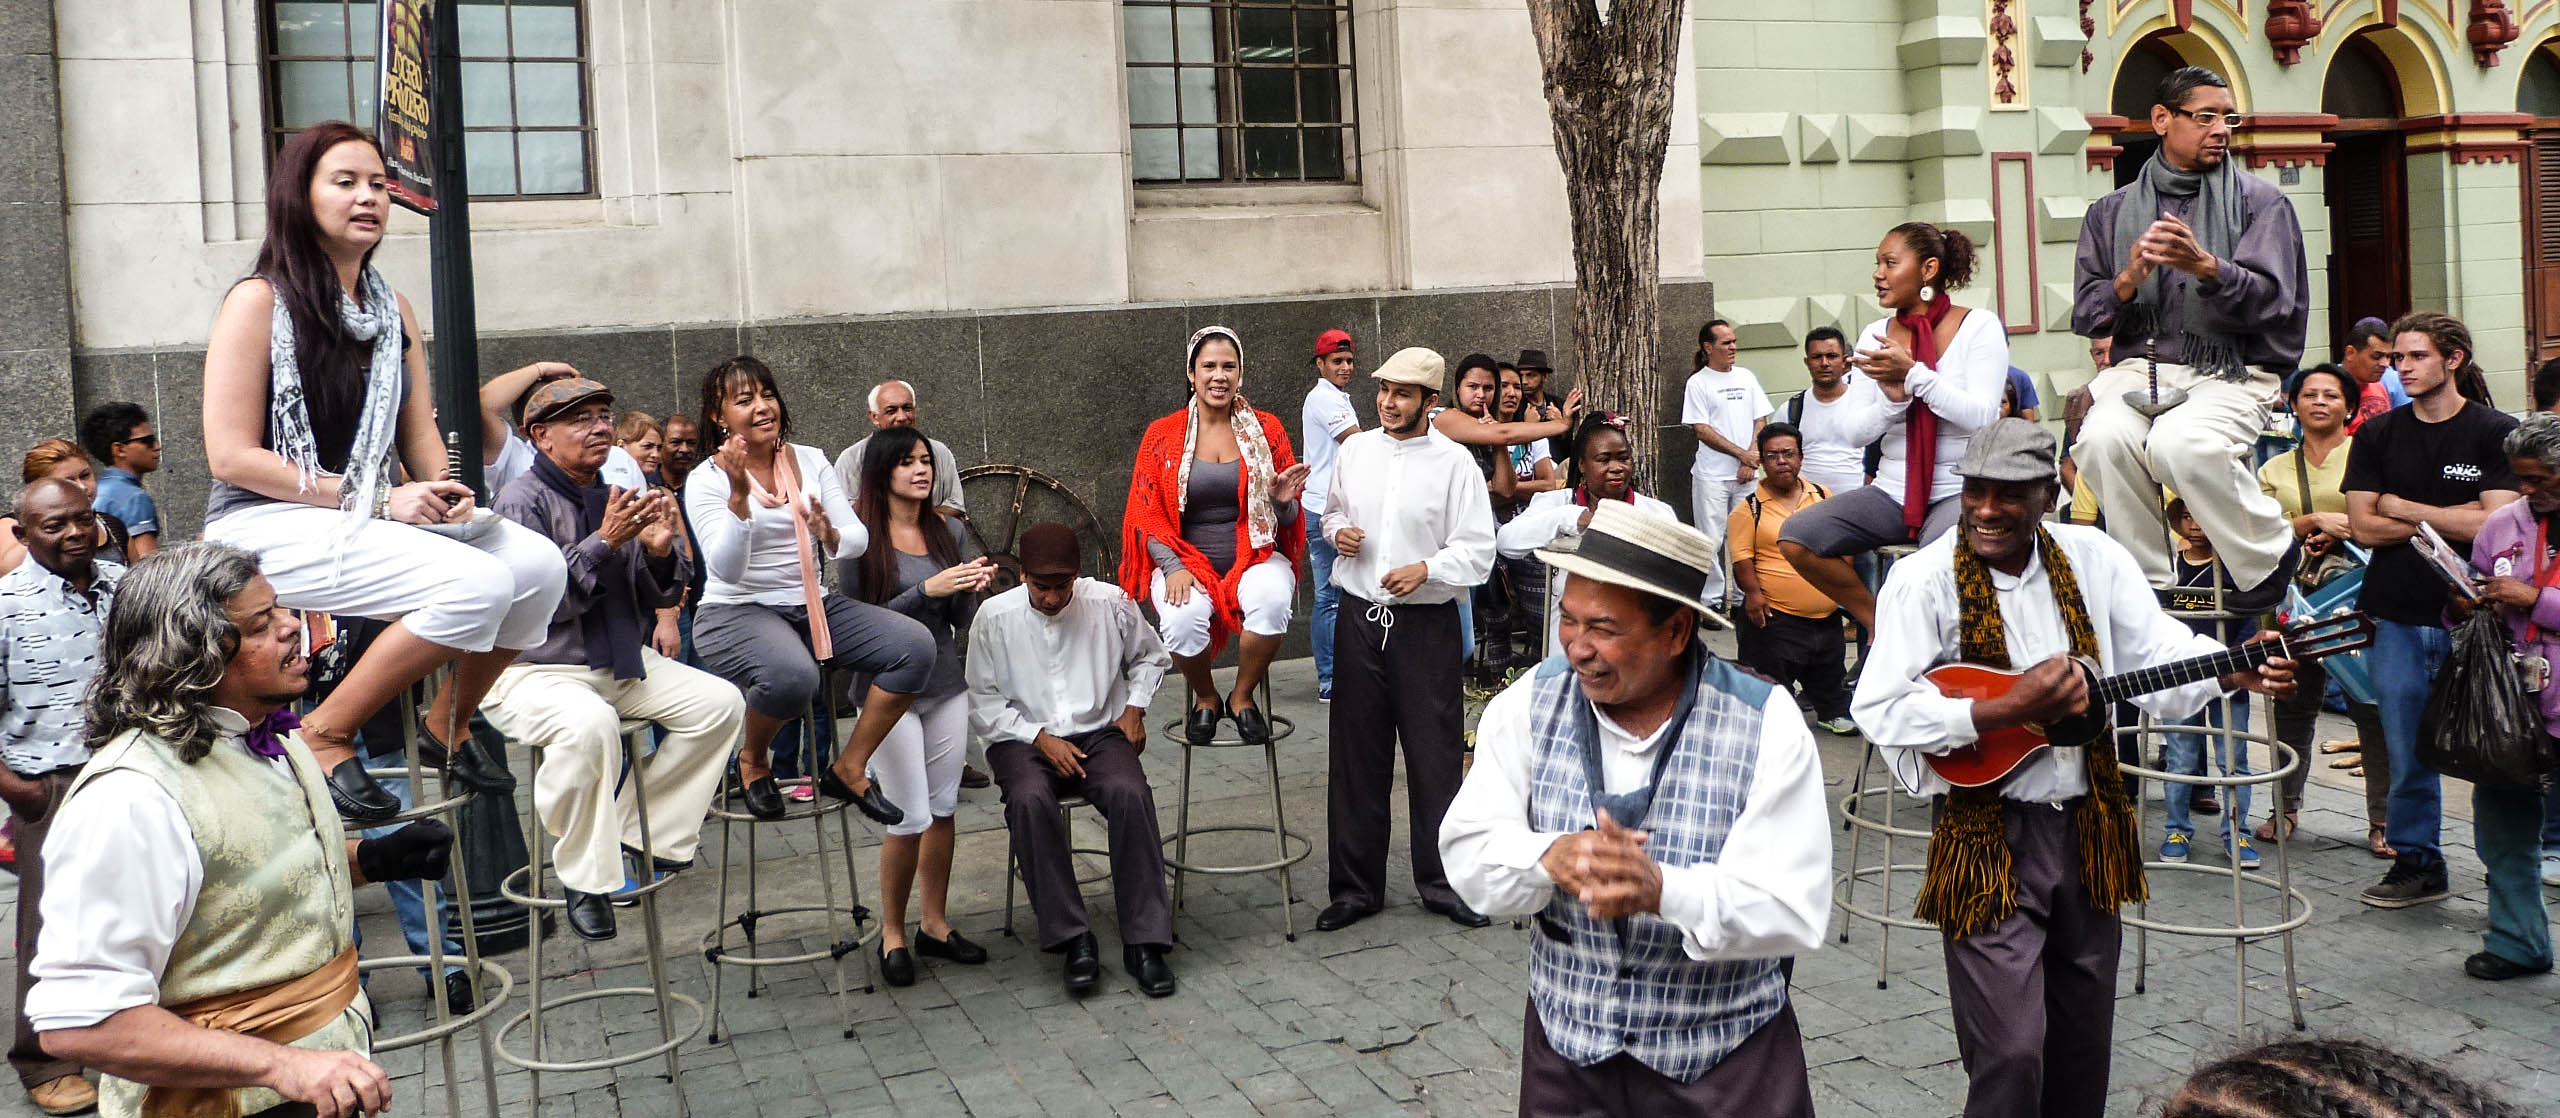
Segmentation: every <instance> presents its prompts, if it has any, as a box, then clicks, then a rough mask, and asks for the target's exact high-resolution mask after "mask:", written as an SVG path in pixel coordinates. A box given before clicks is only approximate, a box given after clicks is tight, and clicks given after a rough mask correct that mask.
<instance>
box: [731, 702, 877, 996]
mask: <svg viewBox="0 0 2560 1118" xmlns="http://www.w3.org/2000/svg"><path fill="white" fill-rule="evenodd" d="M826 695H827V688H826V687H824V686H821V687H819V689H818V697H817V698H816V699H815V700H814V701H813V702H812V704H811V706H810V711H809V717H808V719H807V721H806V722H805V723H804V725H805V727H806V734H805V740H806V742H807V743H808V744H807V755H808V757H809V761H808V766H809V770H810V771H811V772H818V771H820V770H822V769H823V768H824V767H825V766H826V765H828V764H830V763H832V762H833V761H834V760H835V742H834V740H833V738H832V736H827V735H821V734H820V733H819V732H818V730H819V727H820V726H822V725H825V724H826V719H825V718H824V717H822V716H823V714H824V711H823V709H822V708H821V706H820V705H819V704H823V703H825V702H826V701H827V699H826ZM815 779H816V778H814V777H803V778H801V779H800V780H796V781H792V782H791V783H792V784H794V785H798V784H813V783H814V782H815ZM736 780H737V769H736V768H735V767H734V766H732V767H731V769H730V770H729V777H728V780H727V781H726V782H725V783H724V786H723V788H722V792H721V797H720V799H719V800H717V801H714V803H713V805H712V808H711V817H712V818H714V819H717V820H719V821H720V915H719V922H718V923H716V924H713V925H712V926H711V930H710V931H708V932H705V933H703V936H702V958H703V961H704V962H706V963H708V964H710V966H711V1043H713V1044H718V1043H720V1021H721V1001H720V991H721V987H722V985H723V982H722V979H723V978H724V977H725V976H726V973H727V968H729V967H745V968H747V996H748V997H750V998H753V997H759V996H761V995H762V993H763V989H762V981H761V979H760V977H759V972H760V971H761V970H762V969H763V968H765V967H784V966H797V965H800V964H803V963H816V962H830V963H833V964H834V966H835V993H836V1007H837V1008H838V1009H839V1010H840V1011H841V1012H842V1013H843V1015H844V1036H845V1038H846V1039H848V1040H850V1039H852V1037H853V990H852V983H851V981H850V980H849V979H848V978H847V977H846V975H845V971H844V958H845V956H846V955H849V954H855V953H860V954H861V955H862V956H863V964H862V972H863V985H862V992H863V993H866V994H868V993H873V992H875V991H877V990H878V989H879V985H878V983H877V982H876V981H874V979H873V973H874V966H873V963H872V960H871V952H868V951H863V950H862V949H863V948H864V947H865V946H866V945H869V944H873V943H877V942H879V940H880V925H879V924H878V923H877V922H876V921H874V920H872V918H871V910H870V909H869V908H866V907H864V906H863V905H862V903H861V900H860V898H861V896H862V877H861V874H860V873H858V872H857V871H856V870H855V869H854V864H853V824H852V823H851V822H850V821H849V820H848V819H847V818H846V817H847V815H848V814H849V813H850V812H851V810H852V805H851V804H848V803H846V802H844V801H842V800H837V799H831V798H829V797H826V796H819V797H818V798H817V799H814V800H811V801H810V802H809V803H807V804H804V805H797V806H794V807H792V808H789V809H787V810H785V811H784V812H783V815H782V818H780V819H773V820H764V819H758V818H756V817H755V816H752V815H749V814H747V813H746V812H744V811H740V810H736V809H733V808H731V807H730V806H729V795H730V792H731V791H732V790H734V789H735V788H736ZM829 816H833V817H835V821H836V846H837V849H838V850H839V851H841V852H842V854H843V856H844V881H845V894H844V902H843V903H841V904H839V903H837V901H836V886H835V878H834V877H833V876H832V875H829V874H827V873H825V872H823V871H824V869H825V866H826V860H827V823H826V821H827V818H828V817H829ZM803 819H805V820H808V821H809V827H810V830H811V831H812V832H813V833H814V835H815V837H816V840H817V847H816V850H817V855H818V865H819V868H820V871H821V872H819V873H818V874H817V875H816V876H817V878H818V889H819V900H818V903H816V904H786V905H775V906H772V907H766V906H765V905H763V904H762V903H761V902H760V901H759V900H758V893H757V883H756V866H757V864H758V862H759V861H760V859H759V857H758V852H757V850H756V835H757V833H758V832H760V831H762V830H763V829H764V828H766V827H779V826H785V825H788V824H791V823H794V822H797V821H800V820H803ZM741 825H743V826H744V827H745V829H746V832H747V863H746V870H745V875H746V894H747V895H746V907H745V908H743V909H733V908H731V907H730V881H731V879H732V878H733V877H735V876H736V871H735V870H734V869H733V868H732V867H733V865H734V863H735V862H736V859H735V858H733V857H731V854H732V853H733V849H732V847H733V844H734V843H735V842H736V841H737V832H738V829H739V827H740V826H741ZM732 912H734V913H736V915H734V916H733V915H731V913H732ZM804 912H810V913H817V914H819V915H820V917H821V918H822V919H824V920H825V921H826V923H827V926H828V927H829V928H830V929H831V930H840V935H839V937H838V938H837V939H836V940H835V941H834V942H832V943H830V944H828V945H827V946H825V947H821V948H819V949H818V950H815V951H804V952H801V953H799V954H795V955H766V954H762V953H760V952H759V950H758V944H757V943H756V925H757V924H758V923H759V922H761V921H762V920H763V919H764V918H765V917H768V916H782V915H787V914H792V913H804ZM838 917H842V918H843V919H842V921H841V922H840V923H839V921H838V920H837V918H838ZM866 925H868V927H867V928H866V927H865V926H866ZM731 929H736V930H737V932H738V936H739V939H740V941H741V942H740V943H739V944H738V945H737V946H734V947H733V946H731V944H730V938H729V933H730V930H731Z"/></svg>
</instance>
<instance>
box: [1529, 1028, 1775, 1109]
mask: <svg viewBox="0 0 2560 1118" xmlns="http://www.w3.org/2000/svg"><path fill="white" fill-rule="evenodd" d="M1522 1031H1523V1033H1524V1034H1525V1035H1524V1037H1523V1043H1522V1044H1521V1046H1520V1047H1521V1051H1520V1115H1521V1118H1632V1116H1639V1115H1640V1116H1642V1118H1657V1116H1675V1115H1683V1114H1699V1115H1741V1114H1748V1115H1751V1116H1752V1118H1813V1084H1812V1082H1811V1081H1810V1080H1809V1079H1807V1078H1806V1073H1805V1066H1804V1036H1803V1034H1802V1033H1800V1032H1798V1031H1797V1029H1796V1007H1795V1004H1794V1003H1793V1002H1789V1003H1788V1004H1787V1005H1786V1006H1785V1007H1784V1008H1781V1009H1780V1010H1778V1015H1777V1016H1776V1017H1772V1018H1770V1019H1769V1023H1768V1024H1766V1025H1762V1026H1760V1031H1759V1032H1756V1033H1753V1034H1751V1036H1750V1038H1749V1039H1746V1040H1744V1041H1743V1042H1742V1045H1741V1046H1740V1047H1738V1048H1735V1049H1734V1050H1733V1051H1731V1052H1727V1053H1725V1057H1724V1059H1722V1060H1718V1061H1716V1066H1714V1067H1711V1068H1708V1069H1707V1073H1706V1074H1705V1075H1701V1076H1699V1077H1698V1079H1697V1081H1696V1082H1694V1083H1682V1082H1680V1081H1679V1080H1677V1079H1673V1078H1671V1077H1670V1076H1667V1075H1664V1074H1662V1073H1661V1072H1658V1071H1655V1070H1653V1069H1652V1068H1649V1067H1646V1066H1644V1065H1643V1064H1640V1063H1637V1062H1636V1058H1635V1057H1633V1056H1629V1055H1627V1054H1625V1053H1623V1052H1621V1053H1619V1054H1618V1055H1615V1056H1611V1057H1609V1058H1608V1059H1606V1060H1602V1061H1600V1062H1599V1063H1596V1064H1593V1065H1591V1066H1590V1067H1582V1066H1579V1065H1577V1064H1575V1063H1574V1062H1573V1061H1571V1060H1567V1059H1565V1058H1564V1057H1563V1056H1562V1055H1561V1054H1559V1053H1557V1052H1556V1050H1555V1049H1553V1048H1550V1047H1548V1046H1547V1029H1546V1026H1545V1025H1544V1024H1542V1023H1541V1022H1540V1021H1539V1020H1538V1006H1537V1003H1535V1002H1531V1003H1530V1005H1529V1012H1528V1014H1527V1021H1526V1023H1525V1025H1524V1026H1523V1029H1522Z"/></svg>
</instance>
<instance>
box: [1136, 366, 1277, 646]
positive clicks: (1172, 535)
mask: <svg viewBox="0 0 2560 1118" xmlns="http://www.w3.org/2000/svg"><path fill="white" fill-rule="evenodd" d="M1231 422H1235V423H1260V424H1261V425H1262V437H1263V438H1264V439H1266V440H1268V441H1269V445H1270V447H1271V469H1272V471H1273V472H1274V473H1279V472H1283V471H1286V470H1287V469H1288V468H1289V467H1291V466H1294V465H1297V464H1298V456H1297V454H1296V453H1295V452H1294V451H1292V450H1291V448H1290V446H1289V429H1288V428H1286V427H1283V426H1281V424H1280V420H1279V419H1278V418H1277V417H1275V416H1273V415H1272V414H1271V413H1269V412H1265V411H1252V412H1247V411H1246V410H1244V409H1241V408H1239V409H1237V411H1236V413H1235V416H1234V418H1233V419H1232V421H1231ZM1190 429H1191V410H1190V408H1189V407H1187V406H1186V407H1185V408H1183V409H1182V410H1180V411H1177V412H1174V413H1173V414H1172V415H1168V416H1165V417H1164V418H1162V419H1159V420H1156V421H1155V422H1154V423H1151V424H1148V425H1147V433H1146V435H1145V437H1143V438H1142V439H1141V440H1140V441H1139V443H1138V460H1137V463H1136V465H1134V466H1133V467H1131V469H1130V477H1129V504H1128V506H1127V508H1126V509H1125V510H1124V511H1123V512H1122V513H1121V516H1120V588H1121V589H1122V590H1125V591H1127V592H1128V594H1129V597H1131V598H1133V599H1135V600H1137V601H1141V602H1143V601H1146V600H1147V598H1148V590H1149V586H1150V584H1151V583H1152V582H1153V581H1154V578H1155V574H1156V561H1155V557H1154V556H1153V555H1150V554H1148V552H1147V541H1149V540H1155V541H1158V542H1161V543H1163V544H1164V545H1165V546H1167V547H1170V548H1172V549H1173V553H1174V554H1175V555H1177V556H1180V557H1181V559H1182V565H1183V567H1184V568H1186V569H1188V570H1189V571H1190V572H1191V578H1192V582H1193V584H1194V585H1193V587H1192V593H1195V594H1206V595H1208V596H1209V604H1210V605H1211V607H1212V613H1211V621H1210V625H1209V651H1208V653H1207V655H1209V656H1212V657H1215V656H1216V655H1217V654H1218V651H1219V650H1220V649H1222V648H1224V647H1226V643H1227V638H1228V637H1229V636H1230V635H1232V634H1233V633H1235V632H1237V631H1238V630H1240V629H1242V628H1243V627H1244V611H1243V609H1242V608H1241V606H1240V605H1239V604H1238V602H1237V601H1236V588H1237V587H1238V586H1239V585H1241V584H1242V583H1243V582H1244V573H1245V572H1246V571H1249V570H1252V569H1253V568H1254V566H1255V565H1256V564H1259V563H1261V562H1262V561H1263V560H1265V559H1269V558H1271V556H1272V555H1273V554H1275V553H1277V554H1281V555H1286V556H1288V557H1289V564H1290V566H1291V568H1292V569H1295V568H1297V567H1300V566H1303V565H1304V563H1305V558H1306V553H1307V529H1306V526H1305V522H1304V519H1305V512H1304V511H1303V506H1302V507H1301V511H1300V513H1299V517H1300V519H1298V520H1284V521H1281V522H1280V524H1279V526H1278V529H1279V530H1278V531H1276V532H1275V533H1273V539H1272V544H1273V546H1271V547H1255V546H1254V545H1253V528H1252V518H1251V517H1250V516H1249V515H1244V510H1245V509H1246V508H1247V506H1248V505H1249V503H1250V502H1251V501H1252V500H1253V479H1252V478H1251V477H1250V476H1248V474H1249V472H1250V470H1251V467H1250V466H1248V467H1246V468H1244V469H1239V470H1237V471H1236V474H1237V477H1236V504H1237V507H1238V510H1239V515H1237V517H1236V562H1235V566H1233V567H1230V568H1228V569H1226V570H1223V571H1221V570H1218V569H1217V568H1215V567H1212V566H1210V565H1209V557H1208V556H1206V555H1203V554H1201V553H1200V549H1199V548H1196V547H1193V546H1191V542H1190V541H1188V540H1185V539H1183V538H1182V513H1181V501H1180V498H1179V497H1178V496H1177V494H1178V493H1180V491H1181V488H1182V481H1181V477H1182V448H1183V442H1184V440H1185V438H1186V437H1188V434H1189V432H1190Z"/></svg>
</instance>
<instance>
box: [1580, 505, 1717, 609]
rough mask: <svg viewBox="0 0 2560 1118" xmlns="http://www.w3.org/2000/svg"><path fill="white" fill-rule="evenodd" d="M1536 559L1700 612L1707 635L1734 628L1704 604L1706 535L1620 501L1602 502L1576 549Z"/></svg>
mask: <svg viewBox="0 0 2560 1118" xmlns="http://www.w3.org/2000/svg"><path fill="white" fill-rule="evenodd" d="M1538 558H1540V559H1543V560H1546V563H1547V565H1548V566H1550V567H1554V568H1555V569H1557V570H1560V571H1563V572H1565V573H1567V574H1570V575H1572V576H1574V577H1575V578H1587V579H1592V580H1594V581H1598V582H1606V583H1609V584H1612V585H1615V586H1625V587H1630V588H1633V589H1636V590H1641V591H1644V592H1645V593H1647V594H1651V595H1654V596H1655V597H1659V598H1669V599H1671V600H1672V601H1675V602H1678V603H1680V604H1681V605H1684V606H1687V607H1689V608H1690V609H1694V610H1696V611H1698V612H1699V614H1701V615H1703V616H1704V618H1705V620H1706V625H1707V627H1708V628H1710V629H1730V628H1732V627H1733V622H1732V621H1730V620H1727V619H1726V618H1725V616H1724V615H1723V614H1721V613H1718V612H1716V610H1715V607H1713V606H1710V605H1708V604H1707V601H1706V592H1707V575H1708V573H1709V572H1711V571H1713V570H1715V567H1716V546H1715V544H1714V543H1713V542H1711V541H1709V540H1708V539H1707V535H1706V533H1704V532H1701V531H1699V530H1697V529H1695V528H1692V527H1690V526H1688V525H1686V524H1682V523H1680V522H1679V521H1677V520H1672V519H1670V518H1668V517H1663V516H1656V515H1654V514H1651V513H1646V512H1639V511H1637V509H1636V507H1635V506H1634V505H1631V504H1628V503H1626V502H1624V501H1602V502H1600V503H1599V504H1598V505H1597V506H1595V507H1594V508H1593V509H1592V510H1591V526H1590V527H1588V528H1585V529H1583V530H1582V538H1581V539H1580V540H1579V541H1578V542H1577V543H1576V545H1575V546H1573V547H1570V548H1566V547H1552V546H1551V547H1542V548H1539V549H1538Z"/></svg>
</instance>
